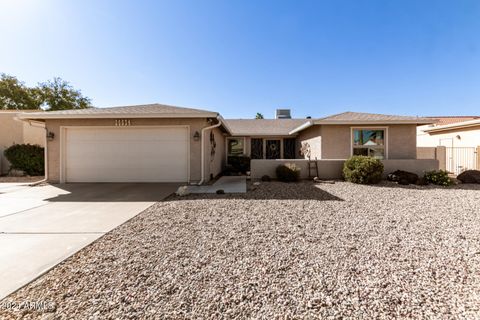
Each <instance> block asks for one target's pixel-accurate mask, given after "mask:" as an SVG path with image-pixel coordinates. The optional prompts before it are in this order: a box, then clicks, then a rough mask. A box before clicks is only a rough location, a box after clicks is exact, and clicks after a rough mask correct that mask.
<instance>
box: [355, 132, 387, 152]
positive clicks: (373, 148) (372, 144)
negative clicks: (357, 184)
mask: <svg viewBox="0 0 480 320" xmlns="http://www.w3.org/2000/svg"><path fill="white" fill-rule="evenodd" d="M385 137H386V129H385V128H382V129H379V128H366V129H364V128H361V129H360V128H353V129H352V147H353V150H352V154H353V155H354V156H369V157H373V158H376V159H385V158H386V149H385Z"/></svg>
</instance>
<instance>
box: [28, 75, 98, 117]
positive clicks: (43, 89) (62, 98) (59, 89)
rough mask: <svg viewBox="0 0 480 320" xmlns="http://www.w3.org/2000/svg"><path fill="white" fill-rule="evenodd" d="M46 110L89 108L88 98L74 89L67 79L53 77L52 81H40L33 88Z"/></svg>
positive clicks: (90, 105)
mask: <svg viewBox="0 0 480 320" xmlns="http://www.w3.org/2000/svg"><path fill="white" fill-rule="evenodd" d="M34 90H35V92H36V95H37V96H38V98H39V99H40V100H41V101H42V103H43V106H44V108H45V109H46V110H47V111H54V110H69V109H86V108H91V107H92V104H91V101H90V99H89V98H87V97H84V96H83V95H82V93H81V91H80V90H75V89H74V88H73V87H72V86H71V85H70V84H69V83H68V82H67V81H64V80H62V79H61V78H58V77H57V78H53V81H47V82H43V83H40V84H39V85H38V87H37V88H35V89H34Z"/></svg>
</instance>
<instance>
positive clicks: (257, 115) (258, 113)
mask: <svg viewBox="0 0 480 320" xmlns="http://www.w3.org/2000/svg"><path fill="white" fill-rule="evenodd" d="M255 119H263V114H261V113H260V112H257V114H256V115H255Z"/></svg>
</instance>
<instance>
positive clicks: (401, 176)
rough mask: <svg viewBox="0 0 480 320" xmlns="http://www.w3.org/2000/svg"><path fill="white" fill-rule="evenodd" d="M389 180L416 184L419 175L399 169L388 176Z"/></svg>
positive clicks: (404, 183)
mask: <svg viewBox="0 0 480 320" xmlns="http://www.w3.org/2000/svg"><path fill="white" fill-rule="evenodd" d="M387 180H389V181H394V182H398V184H402V185H408V184H415V183H417V181H418V175H417V174H415V173H413V172H408V171H402V170H397V171H394V172H392V173H390V174H389V175H388V176H387Z"/></svg>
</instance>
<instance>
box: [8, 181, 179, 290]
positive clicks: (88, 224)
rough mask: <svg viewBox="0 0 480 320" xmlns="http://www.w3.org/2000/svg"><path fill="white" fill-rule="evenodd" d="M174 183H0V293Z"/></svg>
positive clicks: (31, 277)
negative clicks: (39, 184) (31, 185)
mask: <svg viewBox="0 0 480 320" xmlns="http://www.w3.org/2000/svg"><path fill="white" fill-rule="evenodd" d="M178 186H179V185H178V184H156V183H150V184H124V183H115V184H110V183H104V184H100V183H99V184H90V183H89V184H65V185H45V186H38V187H29V186H26V185H19V184H16V185H14V184H6V183H4V184H0V248H1V250H0V279H2V280H1V281H0V299H2V298H4V297H6V296H7V295H9V294H10V293H12V292H13V291H15V290H17V289H19V288H20V287H22V286H24V285H25V284H27V283H29V282H30V281H32V280H34V279H35V278H37V277H38V276H40V275H41V274H43V273H44V272H46V271H48V270H49V269H50V268H52V267H53V266H55V265H56V264H58V263H60V262H61V261H63V260H65V259H66V258H68V257H69V256H71V255H72V254H74V253H75V252H77V251H79V250H80V249H82V248H83V247H85V246H87V245H88V244H90V243H92V242H93V241H95V240H96V239H98V238H100V237H101V236H102V235H104V234H105V233H107V232H109V231H110V230H112V229H114V228H116V227H117V226H119V225H121V224H122V223H124V222H126V221H127V220H129V219H131V218H132V217H134V216H136V215H137V214H138V213H140V212H142V211H143V210H145V209H147V208H148V207H149V206H151V205H152V204H154V203H155V202H157V201H160V200H162V199H164V198H165V197H167V196H168V195H170V194H171V193H173V192H175V190H176V189H177V187H178Z"/></svg>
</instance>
